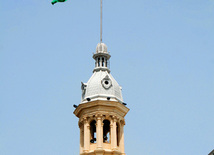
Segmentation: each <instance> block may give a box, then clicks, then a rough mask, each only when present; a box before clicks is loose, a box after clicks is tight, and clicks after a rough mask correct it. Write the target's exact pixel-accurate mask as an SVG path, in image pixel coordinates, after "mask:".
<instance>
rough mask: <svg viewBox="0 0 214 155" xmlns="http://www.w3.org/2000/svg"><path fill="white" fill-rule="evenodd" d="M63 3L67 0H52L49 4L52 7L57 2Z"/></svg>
mask: <svg viewBox="0 0 214 155" xmlns="http://www.w3.org/2000/svg"><path fill="white" fill-rule="evenodd" d="M65 1H67V0H53V1H52V2H51V4H52V5H54V4H55V3H57V2H65Z"/></svg>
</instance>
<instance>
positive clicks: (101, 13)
mask: <svg viewBox="0 0 214 155" xmlns="http://www.w3.org/2000/svg"><path fill="white" fill-rule="evenodd" d="M102 20H103V0H100V43H102V41H103V38H102V33H103V32H102V28H103V27H102V22H103V21H102Z"/></svg>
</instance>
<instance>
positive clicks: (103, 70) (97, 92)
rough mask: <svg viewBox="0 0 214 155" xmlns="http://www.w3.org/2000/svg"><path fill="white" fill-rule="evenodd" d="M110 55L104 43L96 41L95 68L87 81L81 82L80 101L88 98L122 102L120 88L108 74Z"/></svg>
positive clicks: (83, 101)
mask: <svg viewBox="0 0 214 155" xmlns="http://www.w3.org/2000/svg"><path fill="white" fill-rule="evenodd" d="M110 57H111V55H110V54H109V52H108V51H107V46H106V44H104V43H98V44H97V47H96V53H95V54H93V58H94V60H95V68H94V70H93V75H92V76H91V78H90V79H89V80H88V82H87V83H82V86H81V89H82V103H85V102H88V101H90V100H106V99H107V98H108V99H111V101H119V102H121V103H122V102H123V99H122V92H121V90H122V88H121V87H120V86H119V84H118V83H117V81H116V80H115V79H114V78H113V76H112V75H111V74H110V69H109V59H110Z"/></svg>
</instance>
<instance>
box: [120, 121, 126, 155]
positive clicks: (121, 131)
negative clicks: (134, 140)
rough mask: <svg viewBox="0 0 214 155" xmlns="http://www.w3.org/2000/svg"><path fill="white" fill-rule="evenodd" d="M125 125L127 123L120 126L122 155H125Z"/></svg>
mask: <svg viewBox="0 0 214 155" xmlns="http://www.w3.org/2000/svg"><path fill="white" fill-rule="evenodd" d="M124 125H125V122H124V121H122V122H121V125H120V151H121V153H122V154H121V155H125V149H124Z"/></svg>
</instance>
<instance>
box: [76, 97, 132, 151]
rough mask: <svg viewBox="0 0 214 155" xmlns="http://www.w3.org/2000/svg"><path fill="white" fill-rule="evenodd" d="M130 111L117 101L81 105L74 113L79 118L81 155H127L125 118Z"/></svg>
mask: <svg viewBox="0 0 214 155" xmlns="http://www.w3.org/2000/svg"><path fill="white" fill-rule="evenodd" d="M128 111H129V109H128V108H127V107H125V106H124V105H123V104H121V103H119V102H115V101H100V100H96V101H91V102H88V103H83V104H80V105H79V106H78V107H77V108H76V110H75V111H74V114H75V115H76V116H77V117H78V118H79V128H80V155H112V154H114V155H125V152H124V125H125V119H124V117H125V115H126V114H127V112H128ZM95 122H96V123H95ZM94 123H95V125H94Z"/></svg>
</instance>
